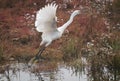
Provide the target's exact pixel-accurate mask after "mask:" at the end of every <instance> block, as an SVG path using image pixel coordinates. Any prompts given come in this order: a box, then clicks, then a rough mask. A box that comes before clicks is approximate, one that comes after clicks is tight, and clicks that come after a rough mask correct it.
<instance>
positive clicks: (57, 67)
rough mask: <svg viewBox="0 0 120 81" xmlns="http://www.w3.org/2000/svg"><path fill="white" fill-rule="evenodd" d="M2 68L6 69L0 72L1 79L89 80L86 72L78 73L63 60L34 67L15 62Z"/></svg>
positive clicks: (22, 80)
mask: <svg viewBox="0 0 120 81" xmlns="http://www.w3.org/2000/svg"><path fill="white" fill-rule="evenodd" d="M51 64H52V65H51ZM1 68H2V69H3V68H5V69H3V71H1V73H0V81H87V74H86V73H85V72H81V74H79V73H76V72H75V69H74V68H72V67H70V66H69V65H67V64H65V63H63V62H54V63H51V62H49V63H41V64H40V63H38V64H34V65H33V66H32V67H28V65H27V64H26V63H18V62H13V63H9V64H6V65H5V66H1Z"/></svg>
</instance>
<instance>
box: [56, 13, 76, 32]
mask: <svg viewBox="0 0 120 81" xmlns="http://www.w3.org/2000/svg"><path fill="white" fill-rule="evenodd" d="M75 16H76V14H74V13H72V14H71V16H70V19H69V20H68V21H67V22H66V23H65V24H64V25H62V26H61V27H59V28H58V31H59V32H60V33H61V34H63V32H64V30H65V29H66V28H67V27H68V26H69V25H70V24H71V23H72V21H73V18H74V17H75Z"/></svg>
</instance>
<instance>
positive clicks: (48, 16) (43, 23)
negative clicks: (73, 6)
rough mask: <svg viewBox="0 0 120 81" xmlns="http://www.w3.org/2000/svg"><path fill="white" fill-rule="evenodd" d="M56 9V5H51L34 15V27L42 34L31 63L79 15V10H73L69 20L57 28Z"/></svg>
mask: <svg viewBox="0 0 120 81" xmlns="http://www.w3.org/2000/svg"><path fill="white" fill-rule="evenodd" d="M57 7H58V5H56V4H53V3H51V4H48V5H46V6H45V7H43V8H42V9H40V10H39V11H38V12H37V14H36V21H35V27H36V30H37V31H38V32H42V35H41V37H42V42H41V43H40V46H41V49H40V50H39V52H38V54H36V56H35V57H34V58H33V59H31V61H35V60H38V59H39V58H40V56H41V54H42V52H43V50H44V49H45V48H46V47H47V46H48V45H50V44H51V42H52V41H53V40H56V39H58V38H60V37H61V36H62V34H63V32H64V31H65V29H66V28H67V27H68V25H70V23H72V21H73V18H74V17H75V16H76V15H78V14H80V10H75V11H74V12H73V13H72V14H71V16H70V19H69V20H68V21H67V22H66V23H65V24H64V25H62V26H61V27H58V28H57V17H56V10H57ZM31 61H30V62H31Z"/></svg>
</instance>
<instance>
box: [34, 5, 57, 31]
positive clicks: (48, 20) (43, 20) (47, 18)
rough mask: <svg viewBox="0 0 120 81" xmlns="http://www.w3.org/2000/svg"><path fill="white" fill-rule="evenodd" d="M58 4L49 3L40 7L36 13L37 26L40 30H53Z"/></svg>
mask: <svg viewBox="0 0 120 81" xmlns="http://www.w3.org/2000/svg"><path fill="white" fill-rule="evenodd" d="M57 7H58V6H57V5H56V4H50V5H49V4H48V5H47V6H45V7H44V8H42V9H40V10H39V11H38V12H37V15H36V21H35V26H36V29H37V31H38V32H47V31H52V30H55V28H57V26H56V10H57Z"/></svg>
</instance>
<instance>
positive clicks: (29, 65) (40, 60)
mask: <svg viewBox="0 0 120 81" xmlns="http://www.w3.org/2000/svg"><path fill="white" fill-rule="evenodd" d="M44 60H45V58H43V57H41V56H40V57H33V58H31V60H30V61H29V62H28V67H31V66H32V65H33V64H36V63H39V62H42V61H44Z"/></svg>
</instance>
